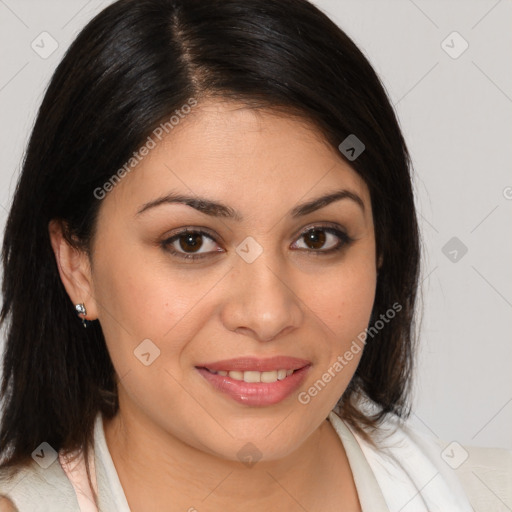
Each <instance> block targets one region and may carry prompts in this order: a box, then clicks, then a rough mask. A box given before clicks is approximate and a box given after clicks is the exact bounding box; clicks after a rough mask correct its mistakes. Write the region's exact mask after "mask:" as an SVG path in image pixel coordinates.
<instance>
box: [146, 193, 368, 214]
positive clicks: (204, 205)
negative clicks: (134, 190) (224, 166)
mask: <svg viewBox="0 0 512 512" xmlns="http://www.w3.org/2000/svg"><path fill="white" fill-rule="evenodd" d="M342 199H349V200H351V201H353V202H354V203H356V204H357V205H358V206H359V207H360V208H361V210H363V212H364V210H365V207H364V202H363V200H362V199H361V198H360V197H359V196H358V195H357V194H356V193H355V192H352V191H350V190H346V189H341V190H337V191H335V192H332V193H330V194H327V195H323V196H320V197H317V198H316V199H312V200H311V201H307V202H306V203H302V204H299V205H298V206H296V207H295V208H293V209H292V210H291V211H290V215H291V216H292V217H293V218H296V217H302V216H304V215H308V214H310V213H312V212H314V211H316V210H319V209H320V208H324V207H325V206H327V205H329V204H331V203H333V202H335V201H340V200H342ZM175 203H178V204H185V205H187V206H190V207H192V208H194V209H196V210H198V211H199V212H201V213H204V214H206V215H210V216H212V217H224V218H229V219H233V220H236V221H241V220H243V216H242V214H241V213H240V212H238V211H237V210H235V209H233V208H231V207H230V206H227V205H225V204H223V203H221V202H216V201H212V200H210V199H207V198H203V197H197V196H196V197H194V196H186V195H182V194H175V193H170V194H167V195H165V196H163V197H160V198H158V199H155V200H154V201H150V202H148V203H145V204H144V205H143V206H142V207H141V208H140V209H139V211H138V212H137V216H138V215H141V214H142V213H144V212H146V211H148V210H150V209H152V208H156V207H158V206H161V205H163V204H175Z"/></svg>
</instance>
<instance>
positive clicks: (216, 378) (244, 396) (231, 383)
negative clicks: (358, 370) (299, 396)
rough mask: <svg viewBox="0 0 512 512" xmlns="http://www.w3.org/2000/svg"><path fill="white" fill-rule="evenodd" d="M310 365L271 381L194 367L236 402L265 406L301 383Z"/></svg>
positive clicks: (281, 398)
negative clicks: (247, 379)
mask: <svg viewBox="0 0 512 512" xmlns="http://www.w3.org/2000/svg"><path fill="white" fill-rule="evenodd" d="M310 367H311V366H310V365H308V366H304V368H300V369H299V370H296V371H294V372H293V373H292V374H291V375H289V376H288V377H286V378H285V379H283V380H278V381H276V382H271V383H266V382H244V381H243V380H235V379H231V378H229V377H228V376H225V377H224V376H222V375H218V374H216V373H211V372H210V371H208V370H207V369H205V368H196V370H197V371H198V372H199V373H200V374H201V375H202V376H203V377H204V378H205V379H206V380H207V381H208V382H209V383H210V384H211V385H212V386H213V387H214V388H215V389H217V390H218V391H221V392H222V393H226V394H227V395H229V396H230V397H231V398H232V399H233V400H235V401H236V402H238V403H241V404H244V405H251V406H265V405H273V404H277V403H279V402H281V401H282V400H284V399H285V398H287V397H289V396H290V395H291V394H292V393H293V392H294V391H295V390H296V389H297V388H298V387H299V386H300V385H301V384H302V382H303V381H304V379H305V378H306V374H307V373H308V370H309V368H310Z"/></svg>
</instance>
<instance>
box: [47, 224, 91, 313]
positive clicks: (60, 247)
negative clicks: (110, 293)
mask: <svg viewBox="0 0 512 512" xmlns="http://www.w3.org/2000/svg"><path fill="white" fill-rule="evenodd" d="M48 232H49V235H50V241H51V244H52V248H53V253H54V255H55V260H56V262H57V267H58V269H59V274H60V279H61V281H62V284H63V285H64V288H66V291H67V293H68V295H69V298H70V299H71V302H72V303H73V307H74V306H75V305H76V304H81V303H83V304H85V308H86V310H87V314H86V315H85V316H82V315H80V317H81V318H85V319H87V320H95V319H97V318H98V307H97V303H96V300H95V298H94V287H93V281H92V272H91V266H90V261H89V257H88V255H87V254H86V253H85V252H84V251H82V250H79V249H77V248H76V247H73V246H71V245H70V244H69V242H68V241H67V240H66V238H65V237H64V227H63V224H62V221H60V220H56V219H55V220H51V221H50V223H49V224H48Z"/></svg>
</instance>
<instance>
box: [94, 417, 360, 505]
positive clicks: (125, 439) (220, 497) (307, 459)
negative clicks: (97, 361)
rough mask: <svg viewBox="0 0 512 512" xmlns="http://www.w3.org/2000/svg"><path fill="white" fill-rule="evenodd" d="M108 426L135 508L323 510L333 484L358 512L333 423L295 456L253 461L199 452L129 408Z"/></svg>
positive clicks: (112, 448)
mask: <svg viewBox="0 0 512 512" xmlns="http://www.w3.org/2000/svg"><path fill="white" fill-rule="evenodd" d="M104 430H105V438H106V441H107V445H108V448H109V451H110V454H111V456H112V459H113V461H114V464H115V466H116V470H117V473H118V475H119V479H120V481H121V484H122V486H123V489H124V492H125V495H126V498H127V501H128V503H129V506H130V509H131V510H132V512H139V511H143V510H148V508H149V509H153V510H168V511H174V510H176V511H190V512H194V510H197V511H200V510H203V509H205V507H206V506H207V508H208V510H215V511H216V510H219V511H220V510H222V511H225V510H238V509H241V508H242V506H243V509H244V510H245V511H246V512H249V511H251V512H252V511H261V510H283V509H284V510H304V509H306V510H319V508H318V507H319V504H321V503H322V504H324V503H325V505H324V508H323V510H324V511H328V510H330V507H329V506H328V503H331V505H332V498H331V499H330V501H328V502H327V501H325V500H326V497H327V496H332V495H333V486H334V487H336V486H337V487H339V489H341V490H342V493H341V494H342V495H343V496H344V497H345V498H346V499H345V500H344V505H348V504H349V503H352V506H353V508H350V506H349V507H348V508H344V509H345V510H358V501H357V492H356V491H355V485H354V482H353V479H352V474H351V471H350V467H349V464H348V460H347V457H346V454H345V451H344V448H343V445H342V443H341V441H340V439H339V437H338V435H337V434H336V432H335V431H334V428H333V427H332V425H331V424H330V422H329V421H327V420H325V421H323V422H322V423H321V425H320V426H319V427H318V428H317V429H316V430H315V431H314V432H313V434H312V435H311V436H309V438H308V439H307V440H306V441H305V442H304V443H303V444H302V445H301V446H300V447H299V448H298V449H297V450H295V451H294V452H292V453H291V454H289V455H288V456H286V457H284V458H282V459H279V460H273V461H259V462H257V463H255V464H254V465H252V466H250V465H244V464H241V463H240V462H239V461H231V460H226V459H222V458H219V457H216V456H214V455H212V454H209V453H207V452H204V451H201V450H198V449H196V448H194V447H192V446H190V445H188V444H186V443H183V442H181V441H180V440H179V439H177V438H176V437H174V436H172V435H170V434H169V433H168V432H163V431H162V430H159V429H158V428H157V427H155V426H154V425H152V424H150V423H149V422H147V421H145V420H143V419H140V418H139V417H138V416H134V415H127V414H124V415H123V414H122V413H121V411H120V412H119V413H118V415H117V416H116V417H115V418H113V419H112V420H110V421H109V422H106V421H105V422H104ZM336 492H338V491H336ZM171 507H172V508H171ZM290 507H291V508H290ZM333 510H334V508H333ZM338 510H339V508H338Z"/></svg>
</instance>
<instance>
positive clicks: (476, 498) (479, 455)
mask: <svg viewBox="0 0 512 512" xmlns="http://www.w3.org/2000/svg"><path fill="white" fill-rule="evenodd" d="M442 454H443V455H442V456H443V458H444V459H445V460H448V461H450V462H449V463H450V464H451V465H452V466H453V471H454V472H455V474H456V475H457V477H458V479H459V481H460V482H461V484H462V485H463V487H464V490H465V492H466V494H467V495H468V497H469V500H470V502H471V505H472V506H473V508H474V509H475V511H476V512H484V511H485V512H487V511H488V510H511V509H512V450H510V449H505V448H483V447H476V446H462V445H460V444H459V443H457V442H451V443H443V451H442Z"/></svg>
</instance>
